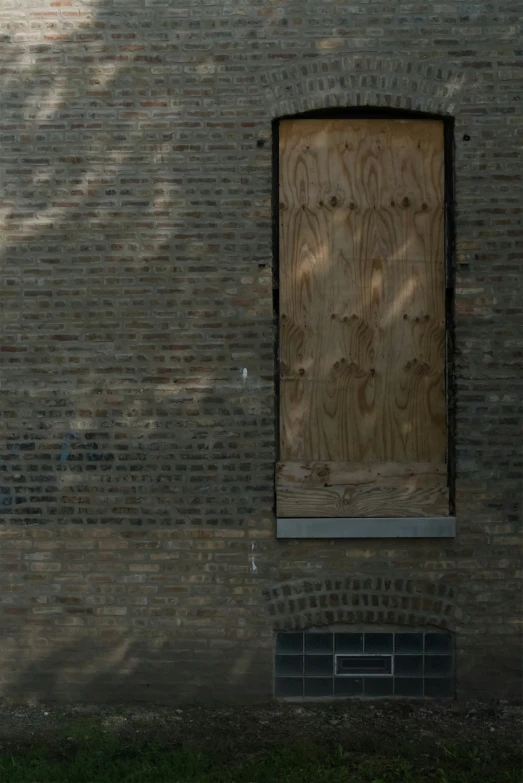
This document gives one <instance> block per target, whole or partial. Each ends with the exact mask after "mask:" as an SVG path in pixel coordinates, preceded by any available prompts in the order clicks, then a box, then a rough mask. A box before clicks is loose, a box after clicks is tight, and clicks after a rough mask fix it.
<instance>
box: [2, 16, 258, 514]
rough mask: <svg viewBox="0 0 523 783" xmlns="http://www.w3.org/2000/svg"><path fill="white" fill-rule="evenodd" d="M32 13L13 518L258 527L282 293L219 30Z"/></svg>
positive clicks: (25, 50)
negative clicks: (255, 205) (248, 200)
mask: <svg viewBox="0 0 523 783" xmlns="http://www.w3.org/2000/svg"><path fill="white" fill-rule="evenodd" d="M31 18H32V20H33V23H34V26H35V29H36V30H37V33H35V36H36V37H34V38H33V37H30V36H29V34H28V33H27V31H26V30H25V28H24V27H23V23H24V21H26V20H24V19H23V18H21V19H18V20H17V19H16V16H15V15H14V12H13V25H12V27H13V30H15V29H16V28H17V24H18V26H19V27H20V29H21V32H20V34H19V35H16V34H13V35H12V37H11V38H10V39H9V38H6V40H5V41H4V43H3V52H4V54H3V60H2V65H1V68H2V82H1V85H0V111H1V113H2V114H1V116H2V118H3V123H2V139H1V143H2V150H3V152H2V156H1V163H0V165H1V172H0V176H1V177H2V182H3V183H4V207H3V223H4V235H3V237H4V239H3V247H2V253H1V268H2V275H3V278H4V296H3V314H2V323H3V327H2V332H3V340H2V341H3V359H4V367H5V368H6V370H7V384H6V388H5V391H4V392H3V394H4V406H5V417H4V430H5V435H6V448H5V453H4V455H3V459H2V465H1V471H2V473H1V474H0V475H1V478H2V482H1V484H2V489H1V492H2V494H1V501H0V510H1V511H2V512H3V515H4V517H5V518H6V521H9V522H22V523H40V522H49V521H53V520H57V521H63V522H67V523H92V522H105V523H116V524H119V523H123V522H131V523H136V524H147V523H152V524H155V525H157V524H177V523H178V524H184V523H186V522H191V523H192V524H198V525H199V524H211V525H231V524H232V525H235V524H242V523H243V521H244V520H245V518H246V516H247V515H249V514H253V513H256V512H257V513H260V511H261V509H265V510H267V509H269V510H270V508H271V505H272V492H271V491H267V490H266V487H269V488H270V482H271V475H272V463H273V451H274V443H273V440H274V433H273V429H274V425H273V405H274V402H273V394H272V383H273V378H272V370H273V359H272V339H273V338H272V333H271V327H270V324H271V317H272V289H271V278H270V268H269V267H270V265H269V264H267V263H266V262H267V251H268V247H267V244H266V243H265V244H264V245H263V252H264V253H265V257H264V258H263V260H262V259H261V258H258V256H259V255H260V253H261V250H260V247H261V246H262V245H261V244H260V243H257V240H256V235H257V233H258V226H254V225H251V226H248V227H247V228H246V227H245V226H244V225H241V222H242V220H243V217H244V216H243V213H242V214H241V215H238V208H237V199H238V198H240V200H241V195H242V194H241V185H240V191H238V192H236V191H235V190H234V187H235V185H234V178H235V176H236V175H237V169H238V154H237V147H238V142H239V139H240V140H241V139H243V138H244V135H245V133H247V134H251V136H252V134H253V133H254V131H253V130H252V128H249V129H247V130H241V129H240V127H239V122H238V119H237V118H234V117H232V118H230V119H224V120H220V117H221V115H222V112H221V110H220V107H219V106H217V105H216V99H215V83H216V79H217V69H216V64H215V63H214V61H213V57H212V52H211V50H210V48H209V44H208V43H207V42H206V41H205V40H204V32H205V30H206V29H207V27H209V28H210V29H212V28H213V26H214V23H212V22H210V21H209V22H205V21H200V22H198V23H196V22H193V23H192V24H191V25H188V24H187V20H186V19H178V15H177V11H176V9H173V10H172V13H170V12H169V9H161V8H160V9H154V10H153V9H151V8H148V7H147V8H145V7H144V9H143V10H140V9H137V8H134V9H133V11H132V13H129V14H127V13H123V12H120V11H118V10H117V9H115V8H114V6H113V4H107V5H106V4H104V3H103V2H100V3H98V4H97V5H95V6H92V7H91V8H89V7H87V6H81V7H75V8H71V11H70V13H69V12H68V11H67V10H62V11H60V10H56V13H55V12H54V11H52V10H49V11H41V12H40V11H37V10H35V11H33V12H31ZM20 38H25V41H26V43H24V44H22V43H20V42H19V40H20ZM195 41H198V52H196V53H194V42H195ZM233 113H234V112H233ZM242 134H243V135H242ZM249 144H250V142H249ZM252 146H254V140H253V141H252ZM218 160H219V171H220V173H219V174H218V173H217V161H218ZM248 173H249V172H248V168H247V167H246V176H248ZM228 177H229V179H228ZM231 182H232V186H231V187H232V193H231V192H229V191H228V188H229V185H230V183H231ZM244 185H246V180H244ZM265 212H266V217H265V222H266V223H267V225H269V223H270V215H269V210H268V207H267V209H266V210H265ZM257 261H260V263H259V264H258V263H257ZM253 270H254V271H253ZM245 275H250V278H249V280H246V281H244V282H241V280H240V278H242V277H243V276H245Z"/></svg>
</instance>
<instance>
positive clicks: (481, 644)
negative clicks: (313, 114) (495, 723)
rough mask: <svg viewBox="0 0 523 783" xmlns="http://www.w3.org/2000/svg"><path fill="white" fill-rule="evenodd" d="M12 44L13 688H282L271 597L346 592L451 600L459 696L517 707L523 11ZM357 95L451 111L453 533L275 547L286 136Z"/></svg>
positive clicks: (179, 28) (27, 27)
mask: <svg viewBox="0 0 523 783" xmlns="http://www.w3.org/2000/svg"><path fill="white" fill-rule="evenodd" d="M0 36H1V37H0V56H1V65H0V77H1V79H0V110H1V111H0V167H1V187H2V190H3V197H2V206H1V213H0V218H1V220H2V230H1V233H0V241H1V248H0V254H1V258H0V274H1V276H2V283H1V288H0V303H1V304H0V324H1V326H0V330H1V354H0V356H1V361H2V387H1V388H2V404H1V408H2V417H1V423H2V453H1V461H0V510H1V512H2V514H1V520H2V522H3V526H2V529H1V530H0V563H1V568H0V584H1V586H2V590H1V593H0V618H1V622H0V628H1V629H2V630H1V634H2V644H1V645H0V658H1V660H2V664H3V665H2V674H1V686H0V695H8V696H11V697H15V698H64V699H73V698H96V699H107V698H118V699H130V698H139V699H142V698H150V699H156V700H160V699H165V698H167V699H169V700H176V699H192V700H194V699H209V698H232V699H240V698H242V699H244V698H247V699H255V698H267V697H268V696H269V695H270V693H271V692H272V649H273V648H272V645H273V632H274V628H275V626H278V627H282V626H281V622H282V620H281V617H283V616H285V617H287V618H288V623H289V624H290V626H291V627H292V626H293V623H294V624H296V623H298V622H299V620H298V619H296V618H299V617H302V615H303V610H302V609H300V607H299V603H292V602H291V601H289V600H287V601H286V602H284V604H283V609H281V612H280V610H279V609H275V610H274V611H275V614H274V613H271V610H270V607H271V606H272V605H274V606H276V604H277V602H276V604H273V603H271V600H267V597H268V596H269V597H270V596H271V595H273V596H274V595H278V594H279V593H278V591H280V592H282V591H283V590H284V589H287V588H285V585H288V584H291V583H292V584H293V585H295V584H296V583H297V584H298V585H299V584H303V583H308V581H310V580H312V582H313V583H315V582H317V583H318V584H322V585H323V586H324V587H323V588H322V590H321V591H320V592H321V594H322V595H324V596H326V597H325V598H324V599H322V600H323V601H324V602H326V603H325V606H324V610H325V612H327V604H328V605H329V606H331V609H332V611H334V609H335V608H336V606H339V605H340V603H341V604H343V595H345V594H346V592H347V588H346V586H344V585H346V580H347V578H348V577H353V576H354V575H355V574H356V575H361V576H362V578H365V577H366V578H367V579H374V580H376V579H377V578H378V577H382V578H383V579H384V580H388V581H387V585H389V586H388V587H387V586H386V584H385V581H384V582H383V584H382V586H381V587H380V589H379V590H378V589H377V588H376V589H375V588H373V591H374V594H376V595H379V596H381V597H380V598H379V602H380V606H383V607H386V606H389V605H390V600H393V602H394V601H396V602H399V603H401V597H402V595H403V592H402V591H403V588H404V586H405V584H406V583H407V580H408V579H411V580H414V581H413V584H421V582H420V581H419V580H420V579H423V587H422V588H420V595H421V596H425V597H426V596H427V595H431V592H430V591H431V590H433V591H435V594H437V592H438V591H439V590H440V591H442V594H445V595H448V594H449V591H452V607H453V609H452V612H453V615H452V617H453V623H454V625H453V629H455V631H456V638H457V645H458V653H459V657H458V692H459V693H460V694H461V695H467V694H468V695H471V694H475V695H477V694H479V695H504V696H509V697H510V696H519V695H520V690H519V686H518V682H519V679H518V678H519V670H520V661H521V656H520V652H519V649H520V642H521V632H520V628H519V626H518V621H519V618H520V616H521V613H520V610H521V603H522V601H521V595H522V594H521V577H522V564H521V559H520V545H521V533H520V525H521V495H522V492H521V490H522V486H521V468H522V456H521V454H522V451H521V423H522V407H521V355H522V348H523V339H522V334H523V315H522V309H521V304H520V286H518V282H519V280H520V279H521V277H520V276H521V271H520V269H521V267H520V264H521V256H522V236H523V232H522V228H521V210H522V207H521V202H522V197H523V192H522V185H521V171H520V168H521V164H520V158H519V155H520V152H521V133H522V126H523V123H522V120H521V106H520V103H521V95H522V93H523V85H522V74H523V60H522V52H521V43H520V41H521V38H520V36H521V4H520V2H518V1H517V0H512V1H511V2H510V1H509V0H500V1H499V2H497V3H495V4H493V3H491V2H486V1H485V2H475V3H469V2H466V0H453V2H447V3H444V4H437V3H436V4H435V5H434V4H433V5H430V4H429V5H427V4H426V3H419V2H405V3H401V4H399V5H398V3H397V2H394V3H393V2H390V0H383V1H382V2H369V1H368V2H359V3H345V4H339V3H336V2H333V1H332V0H331V1H328V2H323V3H317V2H311V1H310V0H300V2H291V0H281V1H280V2H276V1H275V2H269V0H265V2H263V3H261V2H254V1H253V2H249V3H244V4H242V3H237V2H234V3H233V2H228V0H227V1H226V2H222V3H218V4H216V5H213V4H210V3H205V4H204V3H198V2H197V3H186V4H184V3H182V2H180V1H179V0H165V1H164V2H162V0H151V2H147V3H143V2H138V0H135V2H134V3H133V2H132V0H126V2H120V0H98V2H80V1H79V0H67V1H66V0H42V1H41V2H40V3H38V4H36V5H35V4H34V3H33V2H31V0H19V2H17V3H14V2H9V0H8V1H7V2H3V3H2V6H1V8H0ZM355 105H356V106H357V105H373V106H380V107H397V108H407V109H418V110H422V111H430V112H437V113H441V114H444V115H452V116H453V117H454V118H455V127H456V150H455V155H456V171H455V175H456V200H457V204H456V238H457V250H456V275H457V280H456V284H457V289H456V375H457V377H456V387H457V458H458V461H457V485H456V504H457V518H458V528H459V534H458V537H457V538H456V539H455V540H447V541H443V542H441V541H439V542H436V541H430V540H428V541H358V542H351V541H332V542H329V541H322V542H318V541H309V542H304V541H302V542H292V541H287V542H277V541H276V540H275V537H274V518H273V509H272V506H273V475H272V471H273V463H274V459H275V421H274V389H273V369H274V364H273V344H274V333H273V317H272V315H273V314H272V249H271V242H272V236H271V187H272V163H271V143H270V136H271V121H272V120H273V119H274V118H275V117H277V116H280V115H282V114H286V113H294V112H300V111H305V110H309V109H319V108H327V107H330V106H355ZM518 375H519V378H518ZM328 580H331V581H332V585H331V586H330V587H325V585H327V584H330V582H329V581H328ZM416 580H417V581H416ZM400 581H401V585H402V587H401V589H400V588H399V587H394V585H396V584H398V585H399V583H400ZM375 583H376V582H375V581H374V583H373V584H375ZM431 584H432V585H433V587H430V585H431ZM336 585H339V586H338V587H337V586H336ZM288 589H291V588H288ZM292 589H294V588H292ZM274 591H275V592H274ZM282 595H283V593H282ZM351 600H352V599H351ZM387 601H388V602H389V604H386V603H383V602H387ZM431 606H433V605H432V604H431ZM441 611H443V610H441ZM431 612H432V609H431V610H430V611H429V610H428V609H427V613H428V614H427V615H426V617H427V618H428V619H430V623H431V624H434V625H438V624H443V625H444V624H445V622H444V621H445V616H444V614H441V612H439V611H436V610H434V612H432V613H431ZM282 613H283V614H282ZM406 617H407V619H406V620H404V621H405V622H407V623H408V622H409V619H408V616H406ZM278 618H280V619H278ZM415 619H416V622H419V616H418V615H416V618H415ZM333 620H334V621H339V622H344V623H346V622H351V621H352V620H354V621H355V622H356V621H357V622H362V620H365V617H363V615H361V616H359V615H358V616H356V615H354V616H353V617H352V619H351V617H350V616H349V615H347V614H344V615H343V616H332V615H331V614H324V615H321V616H320V615H318V616H315V617H314V618H312V619H311V622H312V621H314V622H315V623H320V624H321V623H327V624H329V623H332V622H333ZM365 621H368V622H377V623H382V624H383V623H386V622H394V623H396V622H397V621H398V615H397V613H396V614H395V615H394V616H393V617H387V616H386V615H385V614H383V615H379V613H376V614H375V615H373V616H366V620H365ZM413 621H414V620H413ZM427 621H428V620H427ZM285 622H287V620H286V621H285ZM278 623H280V625H278Z"/></svg>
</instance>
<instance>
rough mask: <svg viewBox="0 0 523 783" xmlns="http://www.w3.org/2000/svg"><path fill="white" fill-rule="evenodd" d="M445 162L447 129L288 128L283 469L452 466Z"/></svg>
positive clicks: (384, 123)
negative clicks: (307, 464)
mask: <svg viewBox="0 0 523 783" xmlns="http://www.w3.org/2000/svg"><path fill="white" fill-rule="evenodd" d="M443 163H444V160H443V127H442V124H441V123H440V122H437V121H419V120H330V121H326V120H289V121H282V122H281V124H280V161H279V164H280V188H279V199H280V226H279V229H280V355H279V359H280V376H281V384H280V459H281V460H282V461H294V462H299V461H313V460H314V461H331V462H368V461H371V462H372V461H381V462H436V463H443V462H444V461H445V450H446V422H445V418H446V417H445V412H446V408H445V385H444V384H445V381H444V377H445V376H444V368H445V364H444V363H445V314H444V241H443V238H444V222H443V221H444V191H443ZM402 513H403V514H404V512H402ZM432 513H435V512H432Z"/></svg>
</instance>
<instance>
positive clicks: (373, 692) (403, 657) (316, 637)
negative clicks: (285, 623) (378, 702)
mask: <svg viewBox="0 0 523 783" xmlns="http://www.w3.org/2000/svg"><path fill="white" fill-rule="evenodd" d="M274 692H275V696H276V697H279V698H290V699H292V698H294V699H302V698H324V699H325V698H335V697H340V698H350V697H356V698H365V697H367V698H378V697H382V698H383V697H389V698H393V697H398V698H450V697H452V696H454V641H453V637H452V635H451V634H450V633H446V632H443V631H422V632H418V631H415V632H409V631H408V632H403V631H402V632H393V633H390V632H375V631H372V632H358V633H345V632H344V633H331V632H326V633H324V632H320V631H313V632H311V631H309V632H308V631H305V632H302V631H300V632H296V633H295V632H281V633H278V634H276V653H275V689H274Z"/></svg>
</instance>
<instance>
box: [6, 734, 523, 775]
mask: <svg viewBox="0 0 523 783" xmlns="http://www.w3.org/2000/svg"><path fill="white" fill-rule="evenodd" d="M223 739H224V742H223V743H221V742H219V740H218V739H217V738H216V737H215V738H213V739H212V740H210V741H209V743H207V745H212V747H208V746H207V747H206V746H204V743H200V744H201V747H198V748H195V749H192V748H191V749H187V748H184V747H181V746H176V745H173V744H170V743H169V739H168V737H166V736H163V735H162V736H155V735H154V734H153V735H152V736H144V735H143V734H139V736H138V738H136V737H135V736H134V737H133V736H128V735H123V736H122V735H120V736H118V735H117V734H115V733H114V732H110V731H109V732H108V731H107V730H104V729H103V728H102V727H101V726H100V725H99V724H96V723H94V722H93V721H89V720H85V721H80V722H76V723H75V724H74V725H72V726H68V727H67V728H65V730H64V733H63V734H62V732H61V731H60V733H59V734H57V735H55V736H53V737H48V738H47V739H44V738H43V737H40V738H36V739H34V740H33V741H32V742H31V743H30V744H27V743H26V744H23V745H22V744H12V745H10V746H4V748H3V749H2V750H0V782H1V783H94V782H95V781H96V783H117V781H118V783H122V782H123V781H125V783H164V782H165V783H309V782H310V783H522V781H523V776H522V768H521V760H520V758H518V755H517V751H516V749H514V750H512V749H511V748H508V749H507V748H506V749H505V750H500V749H499V748H498V749H497V750H493V749H490V750H489V749H485V748H483V747H478V746H477V745H464V744H459V745H458V744H455V745H439V744H437V743H433V744H431V745H425V746H423V747H421V746H420V745H419V743H416V744H415V745H414V746H413V745H411V744H410V743H409V742H408V738H405V742H404V743H399V742H397V741H396V742H395V743H394V744H393V745H390V744H389V745H387V744H385V745H384V744H383V743H380V741H379V740H378V741H376V740H375V739H374V738H372V737H368V738H367V740H366V741H361V740H360V741H359V742H357V743H356V744H355V745H354V747H352V748H351V747H342V746H341V745H332V746H330V747H329V746H328V745H327V744H326V743H323V744H321V745H315V744H313V743H311V742H309V743H307V744H299V743H296V744H289V743H288V742H287V743H286V744H285V745H283V746H275V745H274V744H273V745H271V746H269V747H268V748H266V749H263V748H250V749H249V752H247V751H246V750H244V749H243V748H242V746H241V744H240V745H238V743H237V742H236V743H235V745H236V749H235V747H232V746H230V745H227V742H226V737H224V738H223ZM238 748H239V750H238Z"/></svg>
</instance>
